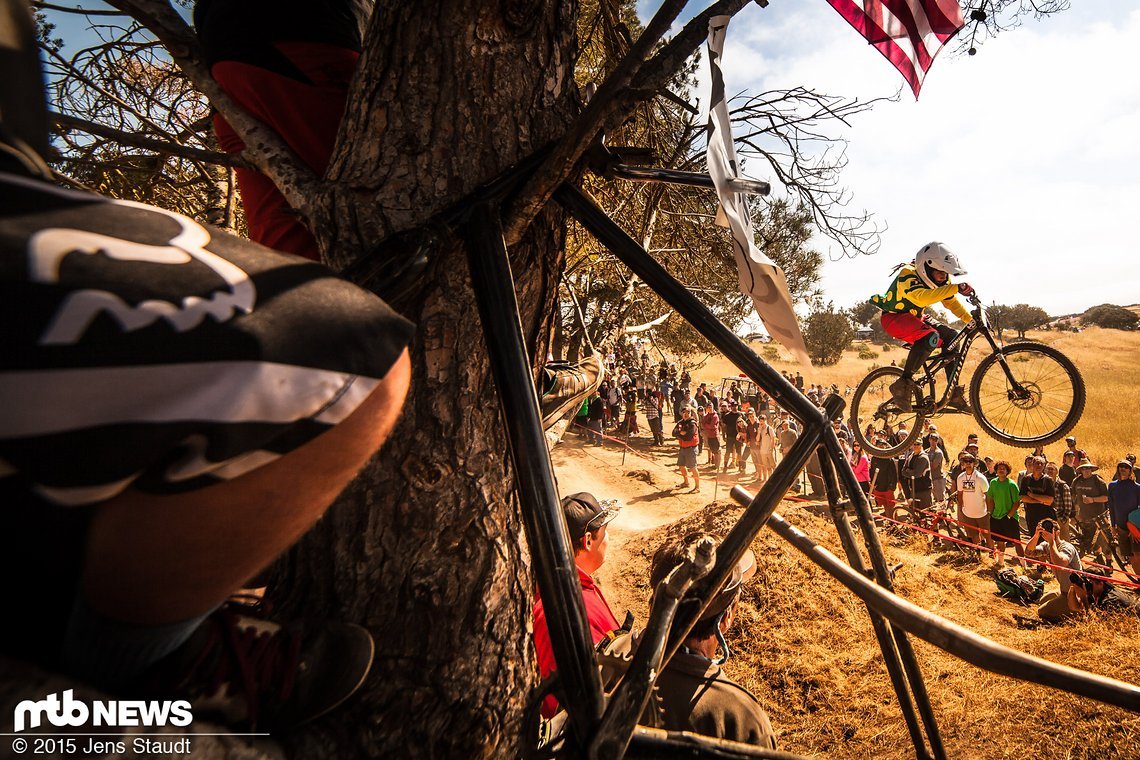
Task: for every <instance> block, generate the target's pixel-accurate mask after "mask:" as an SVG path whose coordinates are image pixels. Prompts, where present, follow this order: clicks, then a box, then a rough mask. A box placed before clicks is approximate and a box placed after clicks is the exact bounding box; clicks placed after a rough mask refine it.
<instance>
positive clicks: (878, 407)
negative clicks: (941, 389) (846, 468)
mask: <svg viewBox="0 0 1140 760" xmlns="http://www.w3.org/2000/svg"><path fill="white" fill-rule="evenodd" d="M900 377H902V370H901V369H899V368H898V367H879V368H878V369H875V370H872V371H871V372H870V373H869V374H868V375H867V376H866V377H865V378H863V381H862V382H860V383H859V386H858V387H857V388H856V389H855V395H854V397H852V399H851V420H850V428H851V432H852V434H853V435H854V436H855V440H857V441H859V443H861V444H862V445H863V450H864V451H866V452H867V454H868V455H869V456H880V457H889V456H894V455H895V454H899V453H901V452H903V451H906V450H907V449H908V448H910V445H911V444H912V443H914V441H915V439H916V438H918V436H919V435H920V434H921V433H922V423H923V420H924V419H925V418H924V417H923V416H922V415H921V414H919V413H918V412H915V411H909V412H904V411H902V410H900V409H899V408H898V406H897V405H896V404H895V403H894V402H893V400H892V399H891V390H890V384H891V383H893V382H894V381H896V380H898V379H899V378H900ZM901 425H905V426H906V433H904V434H903V435H902V436H901V437H900V436H899V433H898V431H899V427H900V426H901ZM868 428H869V429H870V430H869V431H868Z"/></svg>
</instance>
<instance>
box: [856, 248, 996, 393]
mask: <svg viewBox="0 0 1140 760" xmlns="http://www.w3.org/2000/svg"><path fill="white" fill-rule="evenodd" d="M894 271H895V272H898V275H897V276H896V277H895V279H894V281H893V282H892V283H891V286H890V287H889V288H888V289H887V292H886V293H884V294H882V295H874V296H871V298H870V302H871V303H872V304H874V305H875V306H877V307H878V308H879V309H881V310H882V311H883V314H882V317H881V320H882V325H883V329H884V330H886V331H887V333H888V334H889V335H891V336H893V337H895V338H898V339H900V340H904V341H906V342H908V343H910V344H911V348H910V353H909V354H908V355H907V357H906V363H905V364H904V365H903V374H902V377H900V378H899V379H898V380H896V381H895V382H893V383H891V385H890V390H891V396H892V398H893V400H894V402H895V404H897V405H898V407H899V408H900V409H901V410H903V411H910V409H911V399H912V398H913V396H914V387H915V384H914V373H915V372H916V371H917V370H918V369H919V368H920V367H922V365H923V363H924V362H925V361H926V360H927V359H928V358H929V357H930V355H931V353H933V352H934V349H936V348H938V347H939V346H944V345H946V344H947V343H949V342H950V341H951V340H953V339H954V337H955V336H956V335H957V334H958V333H957V332H956V331H955V330H954V329H953V328H951V327H947V326H946V325H942V324H939V323H938V322H935V321H934V320H933V318H931V317H930V315H928V314H926V313H925V312H926V307H927V306H932V305H934V304H935V303H938V302H940V301H941V302H942V305H943V306H945V307H946V308H947V309H949V310H950V311H951V312H953V313H954V315H955V316H957V317H958V318H960V319H961V320H962V321H963V322H966V323H969V322H970V321H972V320H973V317H972V316H971V314H970V312H969V310H968V309H966V307H965V306H963V305H962V303H961V302H960V301H959V300H958V298H957V296H958V295H959V294H961V295H964V296H967V297H969V296H971V295H973V294H974V289H973V288H971V287H970V286H969V285H967V284H966V283H964V282H962V283H958V284H957V285H955V284H953V283H951V282H950V277H951V275H953V276H959V275H964V274H966V270H964V269H962V266H961V264H959V262H958V257H957V256H955V255H954V254H953V253H952V252H951V251H950V249H949V248H947V247H946V246H945V245H943V244H942V243H927V244H926V245H924V246H923V247H922V248H921V249H920V250H919V251H918V253H917V254H916V255H915V257H914V264H913V265H912V264H900V265H898V266H897V267H895V269H894ZM948 372H949V368H948ZM946 404H947V407H949V408H951V409H957V410H959V411H962V412H967V413H969V412H971V409H970V405H969V402H967V401H966V394H965V390H964V389H963V387H962V386H961V385H955V386H954V389H953V390H952V391H951V393H950V398H949V399H948V400H947V402H946Z"/></svg>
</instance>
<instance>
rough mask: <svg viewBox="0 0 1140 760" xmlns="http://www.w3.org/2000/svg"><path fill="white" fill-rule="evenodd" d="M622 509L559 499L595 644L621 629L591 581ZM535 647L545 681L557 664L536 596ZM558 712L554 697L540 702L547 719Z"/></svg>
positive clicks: (587, 496) (580, 497)
mask: <svg viewBox="0 0 1140 760" xmlns="http://www.w3.org/2000/svg"><path fill="white" fill-rule="evenodd" d="M620 509H621V508H620V507H618V506H617V505H616V503H614V502H599V501H598V500H597V499H596V498H594V495H593V494H591V493H586V492H585V491H583V492H581V493H574V494H570V495H569V496H566V497H565V498H563V499H562V513H563V516H564V517H565V518H566V528H567V530H568V531H569V532H570V545H571V549H573V551H574V564H575V565H576V566H577V569H578V581H579V583H581V585H582V600H583V601H584V602H585V605H586V620H587V621H588V622H589V624H590V636H591V639H592V641H593V643H595V644H597V643H598V642H599V641H601V640H602V638H604V637H605V635H606V634H607V633H609V632H610V631H613V630H614V629H616V628H619V627H620V624H619V623H618V620H617V617H616V616H615V615H614V613H613V610H611V609H610V605H609V602H607V601H606V598H605V597H604V596H603V595H602V589H601V588H600V587H599V586H598V582H597V581H596V580H594V573H596V572H597V570H598V568H599V567H601V566H602V565H603V564H604V563H605V561H606V552H607V550H608V549H609V545H610V541H609V535H608V532H607V529H606V526H607V525H609V523H610V521H611V520H613V519H614V518H615V517H617V514H618V511H619V510H620ZM534 648H535V651H536V652H537V653H538V669H539V672H540V673H541V675H542V677H543V678H546V677H547V676H548V675H550V674H551V673H552V672H553V671H554V670H556V669H557V667H558V664H557V663H556V662H555V660H554V650H553V649H552V648H551V645H550V629H549V628H548V627H547V623H546V607H545V605H544V604H543V602H542V597H541V596H538V595H537V594H536V595H535V601H534ZM557 710H558V700H556V699H555V698H554V696H553V695H551V696H548V697H547V698H546V699H545V700H544V701H543V703H542V715H543V717H545V718H549V717H551V716H552V715H554V713H555V712H556V711H557Z"/></svg>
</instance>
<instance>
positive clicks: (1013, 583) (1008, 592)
mask: <svg viewBox="0 0 1140 760" xmlns="http://www.w3.org/2000/svg"><path fill="white" fill-rule="evenodd" d="M994 582H995V583H996V584H997V587H998V591H997V593H998V596H1000V597H1002V598H1003V599H1008V600H1009V601H1011V602H1016V603H1018V604H1023V605H1026V606H1028V605H1030V604H1034V603H1036V602H1037V601H1039V600H1040V599H1041V596H1042V595H1043V594H1044V593H1045V581H1043V580H1041V579H1040V578H1038V579H1037V580H1033V579H1032V578H1030V577H1029V576H1026V575H1020V574H1018V572H1017V571H1016V570H1014V569H1013V568H1012V567H1006V568H1002V569H1001V570H999V571H998V574H997V578H996V579H995V580H994Z"/></svg>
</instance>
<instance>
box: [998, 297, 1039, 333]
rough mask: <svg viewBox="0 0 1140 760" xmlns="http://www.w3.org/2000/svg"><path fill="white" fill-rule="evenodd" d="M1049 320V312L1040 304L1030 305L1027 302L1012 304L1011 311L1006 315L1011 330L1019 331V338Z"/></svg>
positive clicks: (1006, 321)
mask: <svg viewBox="0 0 1140 760" xmlns="http://www.w3.org/2000/svg"><path fill="white" fill-rule="evenodd" d="M1048 321H1049V312H1047V311H1045V310H1044V309H1042V308H1041V307H1040V306H1030V305H1029V304H1027V303H1019V304H1017V305H1016V306H1010V307H1009V312H1008V314H1007V315H1006V317H1005V323H1006V324H1007V325H1008V326H1009V328H1010V329H1011V330H1016V331H1017V337H1019V338H1024V337H1025V333H1026V332H1028V331H1029V330H1035V329H1037V328H1038V327H1040V326H1041V325H1043V324H1045V323H1046V322H1048Z"/></svg>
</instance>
